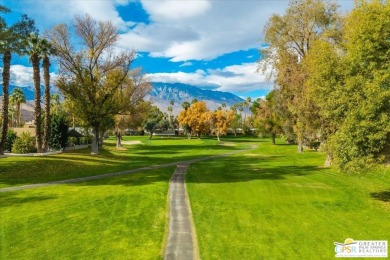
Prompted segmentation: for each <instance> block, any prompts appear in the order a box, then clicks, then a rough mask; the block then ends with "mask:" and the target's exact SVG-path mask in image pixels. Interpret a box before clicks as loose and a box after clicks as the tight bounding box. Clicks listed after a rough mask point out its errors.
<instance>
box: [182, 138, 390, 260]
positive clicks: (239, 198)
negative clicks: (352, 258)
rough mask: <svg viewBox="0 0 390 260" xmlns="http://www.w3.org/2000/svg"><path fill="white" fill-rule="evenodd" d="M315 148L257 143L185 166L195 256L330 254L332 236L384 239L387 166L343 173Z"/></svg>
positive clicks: (389, 233) (389, 214) (388, 216)
mask: <svg viewBox="0 0 390 260" xmlns="http://www.w3.org/2000/svg"><path fill="white" fill-rule="evenodd" d="M324 159H325V157H324V155H323V154H321V153H318V152H311V151H308V152H305V153H304V154H300V155H298V154H296V146H289V145H276V146H273V145H271V144H270V143H269V142H261V143H260V144H259V148H258V149H256V150H255V151H250V152H246V153H245V152H244V153H242V154H239V155H235V156H232V157H229V158H222V159H217V160H213V161H207V162H200V163H197V164H193V165H191V166H190V170H189V175H187V183H188V184H187V185H188V186H187V187H188V191H189V196H190V201H191V206H192V211H193V214H194V220H195V226H196V230H197V237H198V243H199V246H200V255H201V258H202V259H333V258H334V255H335V253H334V244H333V243H334V242H343V241H344V240H345V239H346V238H353V239H355V240H390V225H389V223H390V222H389V220H390V168H388V169H387V170H386V171H385V172H381V173H376V174H373V173H371V174H367V175H344V174H341V173H336V172H333V171H331V170H328V169H326V168H322V167H318V166H319V165H322V164H323V162H324Z"/></svg>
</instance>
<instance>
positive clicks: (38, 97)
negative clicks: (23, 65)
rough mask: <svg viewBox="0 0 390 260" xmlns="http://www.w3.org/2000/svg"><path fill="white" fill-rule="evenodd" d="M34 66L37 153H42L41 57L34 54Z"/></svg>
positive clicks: (32, 58) (32, 60)
mask: <svg viewBox="0 0 390 260" xmlns="http://www.w3.org/2000/svg"><path fill="white" fill-rule="evenodd" d="M31 62H32V65H33V75H34V76H33V77H34V86H35V138H36V146H37V153H41V152H42V132H41V113H42V111H41V78H40V69H39V57H38V55H36V54H34V55H33V56H32V57H31Z"/></svg>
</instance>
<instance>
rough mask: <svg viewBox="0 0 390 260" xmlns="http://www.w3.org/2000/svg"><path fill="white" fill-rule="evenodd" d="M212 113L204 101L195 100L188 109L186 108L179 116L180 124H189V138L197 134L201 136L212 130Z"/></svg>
mask: <svg viewBox="0 0 390 260" xmlns="http://www.w3.org/2000/svg"><path fill="white" fill-rule="evenodd" d="M211 115H212V113H211V112H210V111H209V110H208V109H207V106H206V103H205V102H204V101H197V102H194V103H193V104H192V105H191V106H190V107H189V108H188V109H184V110H182V111H181V112H180V114H179V116H178V120H179V124H180V125H181V126H187V129H189V131H188V138H191V136H192V135H194V134H196V135H197V136H198V137H199V138H200V136H201V134H202V133H205V132H207V131H209V130H210V119H211Z"/></svg>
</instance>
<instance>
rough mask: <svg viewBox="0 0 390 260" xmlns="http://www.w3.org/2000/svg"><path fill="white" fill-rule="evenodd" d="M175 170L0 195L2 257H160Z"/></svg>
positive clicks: (168, 169) (0, 253)
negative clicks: (169, 182) (169, 189)
mask: <svg viewBox="0 0 390 260" xmlns="http://www.w3.org/2000/svg"><path fill="white" fill-rule="evenodd" d="M173 170H174V167H168V168H165V169H161V170H154V171H146V172H143V173H139V174H132V175H127V176H122V177H114V178H108V179H104V180H99V181H89V182H85V183H78V184H72V185H57V186H52V187H46V188H39V189H33V190H24V191H18V192H7V193H0V216H1V218H0V259H161V255H162V250H163V245H164V239H165V236H166V234H165V229H166V225H167V223H166V211H167V193H168V181H169V178H170V176H171V175H172V172H173Z"/></svg>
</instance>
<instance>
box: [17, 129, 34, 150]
mask: <svg viewBox="0 0 390 260" xmlns="http://www.w3.org/2000/svg"><path fill="white" fill-rule="evenodd" d="M36 151H37V149H36V148H35V145H34V138H33V137H31V135H30V133H27V132H23V133H22V134H21V136H20V137H17V138H16V139H15V142H14V144H13V146H12V152H13V153H22V154H23V153H35V152H36Z"/></svg>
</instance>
